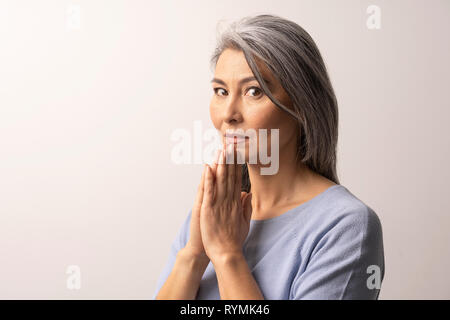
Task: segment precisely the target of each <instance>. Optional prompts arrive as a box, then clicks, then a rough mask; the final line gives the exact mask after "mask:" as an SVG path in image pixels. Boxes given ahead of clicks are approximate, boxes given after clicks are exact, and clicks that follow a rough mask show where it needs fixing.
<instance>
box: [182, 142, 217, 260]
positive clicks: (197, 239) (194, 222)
mask: <svg viewBox="0 0 450 320" xmlns="http://www.w3.org/2000/svg"><path fill="white" fill-rule="evenodd" d="M219 155H220V150H217V152H216V156H215V160H214V162H213V164H212V170H213V174H214V175H215V172H216V168H217V162H218V160H219ZM206 169H207V167H206V165H205V166H204V168H203V172H202V177H201V179H200V184H199V185H198V188H197V195H196V197H195V201H194V205H193V207H192V214H191V222H190V237H189V240H188V242H187V244H186V246H185V248H186V249H187V250H188V251H189V253H190V254H192V255H194V256H195V257H198V258H201V259H205V260H209V258H208V256H207V255H206V252H205V249H204V247H203V242H202V237H201V232H200V209H201V206H202V201H203V194H204V183H205V172H206Z"/></svg>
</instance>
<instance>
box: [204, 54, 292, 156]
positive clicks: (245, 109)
mask: <svg viewBox="0 0 450 320" xmlns="http://www.w3.org/2000/svg"><path fill="white" fill-rule="evenodd" d="M257 64H258V68H259V70H260V72H261V75H262V77H263V79H264V80H265V81H266V84H267V86H268V88H269V89H270V91H271V93H272V95H273V96H274V97H275V98H277V99H278V100H279V101H280V102H281V103H282V104H283V105H285V106H287V107H289V108H291V107H292V105H291V101H290V98H289V96H288V94H287V93H286V92H285V90H284V89H283V87H282V86H281V84H280V83H279V82H278V81H277V80H276V78H275V77H274V76H273V75H272V73H271V72H270V70H269V69H268V68H267V66H265V64H264V63H262V62H260V61H258V60H257ZM211 84H212V87H213V96H212V98H211V103H210V115H211V120H212V122H213V124H214V126H215V128H216V129H217V130H219V132H220V134H221V135H222V139H223V143H224V144H225V141H226V137H225V134H226V132H227V130H230V131H235V130H238V129H242V130H243V132H244V133H245V132H246V131H247V130H248V129H254V130H255V132H256V136H257V137H256V138H257V141H258V143H255V145H256V151H257V152H258V155H261V153H260V150H259V141H260V139H261V138H260V131H259V129H266V131H267V150H264V151H263V152H267V154H271V151H270V150H271V136H272V133H271V129H279V141H278V148H279V154H280V156H281V155H282V154H283V152H295V148H296V141H297V140H296V139H297V132H298V131H297V122H296V121H295V120H294V119H293V118H292V116H290V115H289V114H288V113H287V112H285V111H283V110H281V109H280V108H278V107H277V106H276V105H275V104H274V103H273V102H272V101H271V100H270V99H269V97H267V96H266V95H265V94H264V93H263V91H262V89H261V87H260V85H259V84H258V81H257V80H256V78H255V77H254V75H253V72H252V70H251V69H250V67H249V66H248V64H247V61H246V59H245V56H244V53H243V52H242V51H240V50H235V49H226V50H224V51H223V52H222V54H221V55H220V57H219V59H218V61H217V64H216V69H215V74H214V78H213V80H212V81H211ZM238 132H239V130H238ZM229 141H230V140H229ZM231 141H233V139H232V140H231ZM249 141H250V140H249V139H248V138H247V139H245V142H242V144H241V143H240V142H239V143H238V145H240V146H243V145H244V144H245V161H246V162H248V161H249V148H248V144H249ZM252 141H253V140H252ZM264 154H265V153H264ZM257 159H259V157H258V158H257Z"/></svg>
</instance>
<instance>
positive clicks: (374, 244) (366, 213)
mask: <svg viewBox="0 0 450 320" xmlns="http://www.w3.org/2000/svg"><path fill="white" fill-rule="evenodd" d="M329 191H330V192H327V193H326V194H324V196H323V197H322V198H321V199H320V201H319V202H317V204H316V205H315V206H313V207H311V210H309V211H308V212H307V215H306V219H304V220H303V221H302V223H304V225H303V226H300V228H301V229H303V232H302V233H301V236H300V237H299V239H298V240H300V241H301V242H303V243H304V242H308V243H309V244H310V246H309V249H310V250H312V251H310V254H314V253H318V252H324V250H325V249H326V248H330V250H332V251H334V252H335V251H338V250H341V251H351V250H354V251H359V252H361V251H364V250H366V249H367V250H370V251H380V252H382V251H383V239H382V238H383V235H382V226H381V221H380V219H379V217H378V215H377V213H376V212H375V211H374V210H373V209H372V208H371V207H370V206H368V205H367V204H365V203H364V202H363V201H361V200H360V199H358V198H357V197H356V196H355V195H354V194H353V193H351V192H350V191H349V190H348V189H347V188H346V187H344V186H342V185H339V186H336V187H334V188H333V189H330V190H329Z"/></svg>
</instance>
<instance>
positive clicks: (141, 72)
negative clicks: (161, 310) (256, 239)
mask: <svg viewBox="0 0 450 320" xmlns="http://www.w3.org/2000/svg"><path fill="white" fill-rule="evenodd" d="M73 5H75V7H76V6H79V7H78V8H79V13H80V15H79V20H77V17H76V16H75V17H74V16H73V12H74V11H73V9H68V8H73ZM369 5H378V6H379V7H380V9H381V29H379V30H369V29H368V28H367V26H366V20H367V18H368V16H369V14H367V13H366V9H367V7H368V6H369ZM71 6H72V7H71ZM68 10H69V11H68ZM70 10H72V11H70ZM75 10H77V9H75ZM260 13H272V14H277V15H280V16H282V17H284V18H287V19H290V20H293V21H295V22H296V23H298V24H299V25H301V26H302V27H303V28H305V30H307V31H308V32H309V33H310V34H311V36H312V37H313V39H314V40H315V41H316V43H317V45H318V47H319V49H320V50H321V53H322V55H323V57H324V60H325V63H326V65H327V67H328V70H329V73H330V77H331V80H332V83H333V86H334V89H335V92H336V94H337V97H338V102H339V112H340V113H339V115H340V123H339V153H338V174H339V178H340V180H341V184H343V185H344V186H346V187H347V188H348V189H349V190H350V191H351V192H352V193H354V194H355V195H356V196H357V197H359V198H360V199H361V200H362V201H364V202H365V203H366V204H367V205H369V206H370V207H371V208H373V209H374V210H375V211H376V212H377V214H378V216H379V217H380V219H381V222H382V226H383V236H384V247H385V260H386V275H385V279H384V282H383V285H382V290H381V294H380V299H418V298H425V299H432V298H437V299H444V298H445V299H450V276H448V274H449V273H448V270H450V250H449V248H448V244H449V243H450V233H449V232H448V230H449V229H450V217H449V213H450V197H449V191H450V190H449V189H450V188H449V182H450V169H449V166H448V165H449V163H450V151H449V146H450V126H449V125H448V121H449V118H450V108H449V107H450V105H449V98H448V93H449V80H450V63H449V59H448V58H449V56H450V43H449V41H448V39H449V30H450V19H449V18H450V2H449V1H446V0H441V1H436V0H435V1H406V0H403V1H375V0H374V1H358V0H354V1H349V0H348V1H332V0H331V1H317V0H314V1H312V0H311V1H298V0H295V1H282V0H278V1H262V0H258V1H230V0H228V1H220V2H219V1H159V2H157V1H143V0H142V1H136V0H134V1H106V0H105V1H99V0H95V1H92V0H91V1H87V0H85V1H75V0H72V1H60V0H58V1H57V0H54V1H49V0H48V1H43V0H42V1H31V0H29V1H20V0H14V1H4V0H2V1H0V298H2V299H16V298H18V299H149V298H151V296H152V294H153V291H154V289H155V285H156V279H157V278H158V276H159V274H160V272H161V271H162V268H163V266H164V265H165V263H166V259H167V257H168V253H169V249H170V245H171V242H172V241H173V238H174V236H175V234H176V233H177V231H178V229H179V227H180V226H181V223H182V221H184V219H185V218H186V215H187V213H188V211H189V209H190V207H191V206H192V204H193V200H194V196H195V192H196V188H197V185H198V182H199V179H200V173H201V169H202V167H201V164H185V165H176V164H174V163H173V162H172V161H171V149H172V147H173V145H174V143H173V142H172V141H171V140H170V136H171V133H172V132H173V131H174V130H176V129H180V128H184V129H186V130H189V131H191V132H193V124H194V121H196V120H201V121H202V124H203V127H204V128H205V129H206V128H211V127H212V124H211V122H210V118H209V99H210V97H211V94H212V89H211V86H210V83H209V81H210V79H211V78H212V73H211V71H210V69H209V58H210V55H211V53H212V50H213V48H214V44H215V31H216V24H217V22H218V21H219V20H221V19H225V20H226V21H232V20H234V19H237V18H241V17H244V16H246V15H253V14H260ZM70 19H75V20H70ZM68 20H69V21H68ZM69 265H78V266H79V267H80V268H81V289H79V290H69V289H67V287H66V280H67V277H68V275H67V274H66V268H67V267H68V266H69Z"/></svg>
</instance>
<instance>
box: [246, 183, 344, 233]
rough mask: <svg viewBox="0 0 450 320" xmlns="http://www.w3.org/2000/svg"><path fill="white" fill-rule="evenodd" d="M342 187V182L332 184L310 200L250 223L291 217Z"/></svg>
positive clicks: (262, 222)
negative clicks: (273, 215)
mask: <svg viewBox="0 0 450 320" xmlns="http://www.w3.org/2000/svg"><path fill="white" fill-rule="evenodd" d="M340 188H344V186H342V185H340V184H335V185H332V186H330V187H328V188H327V189H325V190H324V191H322V192H321V193H319V194H318V195H316V196H314V197H313V198H311V199H309V200H308V201H305V202H303V203H302V204H300V205H298V206H296V207H294V208H292V209H289V210H288V211H285V212H284V213H282V214H280V215H278V216H276V217H273V218H269V219H263V220H250V225H252V224H265V223H271V222H276V221H280V220H284V219H287V218H289V217H290V216H291V215H293V214H294V213H295V212H297V211H299V210H304V209H306V208H307V207H310V206H311V205H313V204H314V203H316V202H317V201H319V200H320V199H322V198H323V197H324V196H326V195H327V194H328V193H330V192H331V191H333V190H335V189H340Z"/></svg>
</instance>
